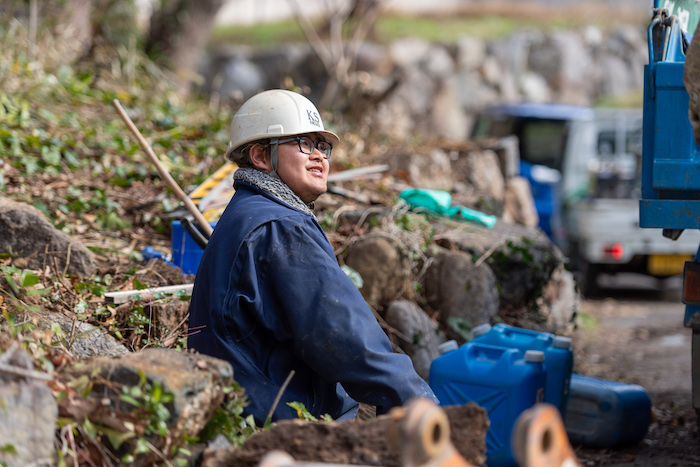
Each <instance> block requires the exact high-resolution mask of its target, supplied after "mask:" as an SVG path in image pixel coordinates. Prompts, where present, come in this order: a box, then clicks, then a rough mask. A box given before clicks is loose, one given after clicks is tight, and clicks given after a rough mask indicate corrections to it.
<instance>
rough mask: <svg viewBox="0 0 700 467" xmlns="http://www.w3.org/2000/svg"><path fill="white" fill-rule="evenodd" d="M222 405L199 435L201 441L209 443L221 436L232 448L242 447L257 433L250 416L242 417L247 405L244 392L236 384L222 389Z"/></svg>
mask: <svg viewBox="0 0 700 467" xmlns="http://www.w3.org/2000/svg"><path fill="white" fill-rule="evenodd" d="M224 393H225V394H226V396H225V400H224V403H223V404H221V405H220V406H219V408H218V409H217V411H216V413H215V414H214V415H213V416H212V417H211V418H210V419H209V421H208V422H207V424H206V425H205V427H204V429H203V430H202V432H201V433H200V435H199V438H200V440H201V441H205V442H206V441H211V440H212V439H214V438H216V436H218V435H223V436H224V437H225V438H226V439H227V440H228V442H229V443H231V444H232V445H233V446H240V445H242V444H243V443H244V442H245V440H246V439H247V438H248V436H250V435H252V434H253V433H256V432H257V431H259V429H258V428H257V427H256V425H255V420H254V419H253V416H252V415H248V416H247V417H244V416H243V410H244V409H245V407H246V406H247V405H248V400H247V398H246V395H245V391H244V390H243V389H242V388H241V387H240V386H239V385H238V384H237V383H234V385H233V386H231V387H227V388H225V389H224Z"/></svg>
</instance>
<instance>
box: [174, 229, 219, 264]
mask: <svg viewBox="0 0 700 467" xmlns="http://www.w3.org/2000/svg"><path fill="white" fill-rule="evenodd" d="M214 225H216V223H212V224H211V226H212V227H214ZM171 231H172V232H171V234H170V249H171V250H172V255H171V259H170V262H171V263H172V264H174V265H175V266H177V267H179V268H180V269H182V272H183V273H185V274H196V273H197V268H199V263H200V262H201V261H202V255H203V254H204V249H203V248H202V247H201V246H199V245H197V242H195V241H194V239H193V238H192V237H191V236H190V234H188V233H187V231H186V230H185V228H184V227H183V226H182V225H181V224H180V221H173V222H172V224H171Z"/></svg>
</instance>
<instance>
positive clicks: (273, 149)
mask: <svg viewBox="0 0 700 467" xmlns="http://www.w3.org/2000/svg"><path fill="white" fill-rule="evenodd" d="M278 141H279V138H270V165H272V171H270V173H269V175H270V176H271V177H274V178H276V179H277V180H282V179H281V178H280V176H279V175H277V160H278V159H279V155H278V152H277V147H278V146H279V145H278V144H277V142H278Z"/></svg>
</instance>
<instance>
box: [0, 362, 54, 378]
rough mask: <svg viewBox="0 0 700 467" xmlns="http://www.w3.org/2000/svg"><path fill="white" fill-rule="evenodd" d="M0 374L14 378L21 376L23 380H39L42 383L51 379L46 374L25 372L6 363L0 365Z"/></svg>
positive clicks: (23, 369) (24, 369) (25, 370)
mask: <svg viewBox="0 0 700 467" xmlns="http://www.w3.org/2000/svg"><path fill="white" fill-rule="evenodd" d="M0 372H2V373H7V374H11V375H15V376H22V377H23V378H33V379H40V380H42V381H51V380H52V379H53V377H52V376H51V375H50V374H48V373H41V372H39V371H34V370H27V369H26V368H21V367H18V366H14V365H9V364H7V363H0Z"/></svg>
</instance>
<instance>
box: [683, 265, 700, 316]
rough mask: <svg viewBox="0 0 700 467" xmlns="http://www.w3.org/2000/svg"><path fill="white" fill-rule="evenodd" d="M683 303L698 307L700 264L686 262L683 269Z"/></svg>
mask: <svg viewBox="0 0 700 467" xmlns="http://www.w3.org/2000/svg"><path fill="white" fill-rule="evenodd" d="M683 303H685V304H686V305H700V262H697V261H686V263H685V268H684V269H683Z"/></svg>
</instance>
